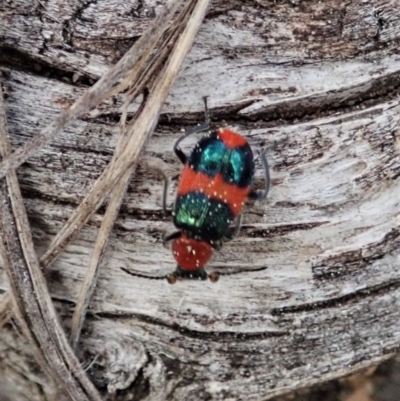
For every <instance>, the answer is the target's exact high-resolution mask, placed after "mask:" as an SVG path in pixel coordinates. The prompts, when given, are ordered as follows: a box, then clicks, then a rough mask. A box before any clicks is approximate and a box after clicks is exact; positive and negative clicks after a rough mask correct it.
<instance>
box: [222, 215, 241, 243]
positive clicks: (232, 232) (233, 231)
mask: <svg viewBox="0 0 400 401" xmlns="http://www.w3.org/2000/svg"><path fill="white" fill-rule="evenodd" d="M242 219H243V215H242V213H240V214H239V216H237V218H236V222H235V225H234V226H233V227H230V228H229V229H228V231H227V232H226V233H225V234H224V239H225V241H231V240H233V239H234V238H235V237H236V236H237V235H238V234H239V231H240V227H241V225H242Z"/></svg>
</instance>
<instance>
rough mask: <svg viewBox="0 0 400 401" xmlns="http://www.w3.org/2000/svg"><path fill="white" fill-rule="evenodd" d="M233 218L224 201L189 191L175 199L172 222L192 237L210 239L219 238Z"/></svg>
mask: <svg viewBox="0 0 400 401" xmlns="http://www.w3.org/2000/svg"><path fill="white" fill-rule="evenodd" d="M233 218H234V216H233V214H232V212H231V210H230V208H229V206H228V205H227V204H226V203H224V202H221V201H218V200H216V199H208V198H207V196H205V195H204V194H202V193H200V192H190V193H188V194H187V195H183V196H178V197H177V199H176V204H175V216H174V224H175V226H176V227H178V228H180V229H182V230H184V231H187V232H190V234H191V236H192V237H198V238H207V239H208V240H210V241H215V240H218V239H221V238H222V237H223V236H224V234H225V232H226V230H227V229H228V227H229V225H230V223H231V222H232V220H233Z"/></svg>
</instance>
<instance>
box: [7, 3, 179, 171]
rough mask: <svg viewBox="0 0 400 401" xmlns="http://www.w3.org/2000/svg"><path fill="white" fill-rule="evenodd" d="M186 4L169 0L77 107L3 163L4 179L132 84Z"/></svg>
mask: <svg viewBox="0 0 400 401" xmlns="http://www.w3.org/2000/svg"><path fill="white" fill-rule="evenodd" d="M182 2H183V0H168V1H167V2H166V4H165V6H164V8H163V9H162V11H161V13H160V14H159V15H158V17H157V18H156V19H155V20H154V23H153V24H152V25H151V27H150V28H149V30H148V31H147V32H146V33H145V34H144V35H142V36H141V37H140V39H139V40H138V41H137V42H136V43H135V44H134V45H133V46H132V47H131V48H130V49H129V50H128V51H127V52H126V53H125V55H124V56H123V57H122V58H121V60H120V61H119V62H118V63H117V64H116V65H115V66H114V67H112V68H110V70H109V71H107V72H106V73H105V74H104V75H103V76H102V77H101V78H100V79H99V80H98V81H97V82H96V83H95V84H94V85H93V86H92V87H91V88H89V89H88V90H87V91H86V92H85V93H84V94H83V96H82V97H80V98H79V99H78V100H77V101H76V102H75V103H74V104H73V105H71V106H70V107H68V109H66V110H65V111H63V112H61V114H60V115H59V116H58V117H57V118H56V120H55V121H53V122H52V123H51V124H50V125H48V126H47V127H45V128H44V129H43V130H42V131H40V132H39V133H38V134H37V135H36V136H35V137H33V138H32V139H31V140H29V141H27V142H26V143H25V144H24V145H23V146H21V147H20V148H18V149H17V150H16V151H15V152H14V153H13V154H12V155H10V156H8V157H6V158H5V159H4V160H3V161H2V162H1V164H0V178H3V177H4V176H5V175H6V174H8V173H9V172H10V170H12V169H16V168H17V167H18V166H20V165H21V164H22V163H24V162H25V161H27V160H28V159H29V158H30V157H31V156H32V155H33V154H34V153H36V152H37V151H38V150H39V149H41V148H43V147H44V146H45V145H46V144H47V143H49V142H50V140H51V139H52V137H53V136H54V135H56V134H57V133H59V132H60V131H61V130H63V129H64V128H65V127H67V126H68V125H70V124H71V123H72V122H73V121H74V120H76V119H77V118H79V117H81V116H83V115H84V114H85V113H86V112H88V111H89V110H91V109H92V108H93V107H95V106H96V105H97V104H98V103H100V102H101V101H103V100H105V99H106V98H107V97H109V96H111V94H112V93H114V92H115V91H114V90H113V88H114V86H118V88H120V89H119V90H122V89H123V85H122V86H121V85H118V82H119V81H120V80H121V79H123V80H124V79H126V78H128V77H129V82H132V80H134V79H135V74H137V73H138V72H137V70H136V69H135V65H136V64H137V63H138V62H139V60H140V59H141V58H142V57H143V56H145V55H146V54H147V55H148V54H149V53H150V52H151V51H152V50H153V49H154V47H155V44H156V43H157V41H158V40H159V38H160V37H161V35H162V34H163V33H164V32H165V30H166V28H167V27H168V24H169V22H170V21H171V19H172V17H173V15H174V13H175V11H176V10H177V9H178V7H179V6H180V5H181V3H182ZM139 70H140V68H139ZM139 73H140V71H139Z"/></svg>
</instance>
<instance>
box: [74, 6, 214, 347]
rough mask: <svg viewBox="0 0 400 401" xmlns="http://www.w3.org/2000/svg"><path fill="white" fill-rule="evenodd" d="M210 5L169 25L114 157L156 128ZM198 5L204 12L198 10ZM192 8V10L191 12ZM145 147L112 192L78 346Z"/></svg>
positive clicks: (79, 315) (77, 316) (77, 325)
mask: <svg viewBox="0 0 400 401" xmlns="http://www.w3.org/2000/svg"><path fill="white" fill-rule="evenodd" d="M196 6H197V7H196ZM207 6H208V1H201V0H200V1H197V0H192V1H190V2H188V3H187V4H186V5H185V7H184V8H183V9H182V10H181V13H180V14H179V15H178V16H177V18H176V20H175V21H174V24H173V28H171V29H170V32H169V34H170V35H168V37H169V39H168V41H166V42H165V44H164V46H163V47H161V48H160V50H159V51H158V53H157V55H156V57H155V58H154V60H152V63H151V66H150V68H148V69H147V71H146V73H144V76H143V79H142V80H141V86H139V87H137V86H135V87H133V90H132V91H131V93H129V95H128V98H127V101H126V103H125V105H124V108H123V113H122V116H121V131H120V137H119V140H118V144H117V147H116V151H115V154H114V160H118V157H119V156H120V155H121V154H123V151H124V149H125V148H126V147H127V146H129V142H130V143H131V144H130V146H131V147H132V142H133V141H135V138H136V136H139V135H141V136H142V141H141V146H142V148H143V147H144V145H145V143H146V141H147V139H148V137H149V136H150V135H151V133H152V131H153V128H150V127H155V124H156V122H157V119H158V115H159V112H160V111H161V107H162V104H163V103H164V100H165V97H166V96H167V94H168V92H169V90H170V88H171V86H172V84H173V82H174V80H175V78H176V75H177V73H178V71H179V67H180V65H181V63H182V62H183V61H184V59H185V57H186V54H187V52H188V51H189V50H190V48H191V46H192V43H193V40H194V37H195V35H196V33H197V29H198V27H199V26H200V24H201V22H202V20H203V18H204V14H205V10H206V9H207ZM199 9H200V10H201V11H202V12H199ZM191 11H192V14H191V13H190V12H191ZM196 11H197V12H196ZM196 28H197V29H196ZM182 32H183V33H182ZM169 42H172V43H173V44H174V46H173V49H172V51H171V49H170V48H169V46H168V43H169ZM177 62H179V64H177ZM164 64H166V67H165V68H164V69H162V70H161V73H160V74H159V75H158V76H157V77H155V76H154V71H156V70H157V69H160V68H161V66H162V65H164ZM150 81H153V82H152V84H151V86H152V87H153V89H152V90H151V95H150V96H149V97H148V98H147V99H145V100H144V103H143V105H142V106H143V107H142V108H141V110H139V112H138V113H137V118H136V119H134V121H133V122H132V123H131V124H130V125H129V127H126V126H125V122H126V116H127V108H128V105H129V103H130V102H131V101H133V100H134V98H135V97H136V96H137V95H138V93H139V91H140V90H141V89H143V86H144V85H145V84H146V83H147V84H148V85H149V86H150V84H149V82H150ZM158 87H163V88H164V90H163V92H161V93H159V92H157V90H158ZM149 108H153V109H158V111H157V112H156V113H153V116H154V117H153V119H154V120H153V121H151V120H150V119H148V118H146V116H148V114H147V113H148V109H149ZM140 118H142V119H146V120H147V126H146V127H144V131H139V130H137V129H136V123H137V121H138V120H139V119H140ZM142 148H140V149H137V150H136V149H133V150H134V151H135V155H136V158H135V159H132V160H131V162H130V166H128V168H127V169H126V171H125V172H124V173H123V174H122V177H121V178H120V180H119V181H118V183H117V185H116V186H115V187H114V188H113V190H112V192H111V194H110V200H109V203H108V206H107V210H106V213H105V215H104V218H103V222H102V225H101V228H100V231H99V234H98V237H97V240H96V243H95V246H94V249H93V252H92V255H91V259H90V262H89V268H88V270H87V273H86V276H85V279H84V283H83V285H82V288H81V292H80V294H79V298H78V302H77V305H76V308H75V313H74V316H73V320H72V330H71V344H72V345H73V347H76V346H77V343H78V340H79V335H80V332H81V329H82V326H83V322H84V318H85V314H86V310H87V307H88V304H89V301H90V297H91V295H92V293H93V290H94V287H95V285H96V280H97V276H98V271H99V266H100V262H101V258H102V256H103V255H104V252H105V247H106V245H107V241H108V238H109V236H110V234H111V231H112V228H113V226H114V223H115V220H116V218H117V216H118V212H119V209H120V207H121V203H122V200H123V197H124V195H125V192H126V189H127V187H128V184H129V181H130V179H131V175H132V173H133V172H134V170H135V168H136V165H137V159H138V156H139V154H140V153H141V151H142ZM104 179H107V177H106V176H105V177H104ZM89 217H90V216H89Z"/></svg>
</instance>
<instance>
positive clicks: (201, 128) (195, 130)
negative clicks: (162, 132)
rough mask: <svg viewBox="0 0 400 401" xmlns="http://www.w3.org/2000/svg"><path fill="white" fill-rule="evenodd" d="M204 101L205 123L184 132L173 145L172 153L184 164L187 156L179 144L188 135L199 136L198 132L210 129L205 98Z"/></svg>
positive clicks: (205, 97)
mask: <svg viewBox="0 0 400 401" xmlns="http://www.w3.org/2000/svg"><path fill="white" fill-rule="evenodd" d="M203 101H204V114H205V121H204V123H203V124H200V125H197V126H196V127H193V128H191V129H190V130H189V131H187V132H185V134H183V135H182V136H181V137H180V138H179V139H178V140H177V141H176V142H175V145H174V152H175V154H176V156H177V157H178V159H179V160H180V161H181V162H182V163H183V164H185V163H186V161H187V156H186V155H185V153H184V152H183V151H182V149H181V148H180V147H179V144H180V143H181V142H182V141H183V140H184V139H185V138H187V137H188V136H189V135H194V134H199V133H200V132H204V131H208V130H209V129H210V112H209V110H208V105H207V96H204V97H203Z"/></svg>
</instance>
